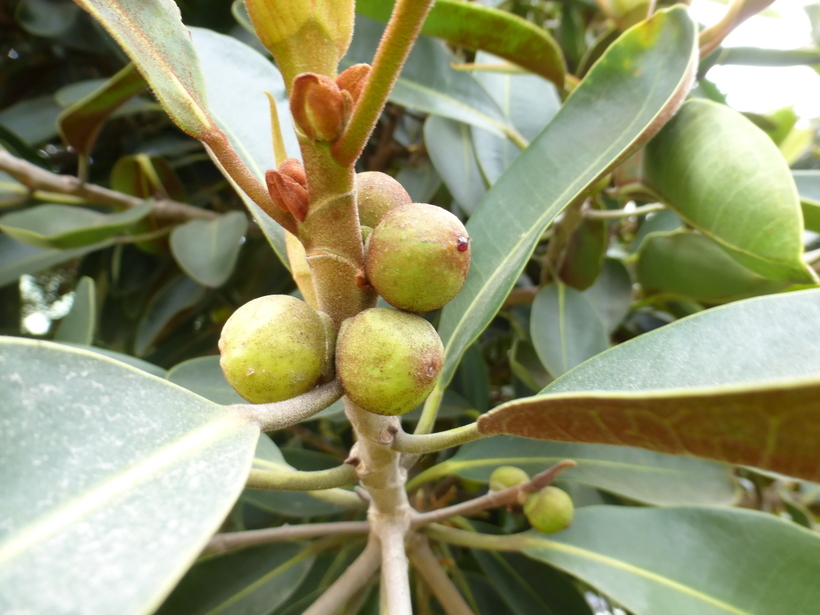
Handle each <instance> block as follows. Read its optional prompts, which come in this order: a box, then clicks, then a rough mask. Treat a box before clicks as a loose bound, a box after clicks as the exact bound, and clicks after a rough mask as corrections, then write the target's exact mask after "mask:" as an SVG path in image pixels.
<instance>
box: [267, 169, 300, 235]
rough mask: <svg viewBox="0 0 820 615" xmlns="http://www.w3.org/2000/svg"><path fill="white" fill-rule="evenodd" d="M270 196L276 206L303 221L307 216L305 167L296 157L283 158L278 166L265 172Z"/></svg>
mask: <svg viewBox="0 0 820 615" xmlns="http://www.w3.org/2000/svg"><path fill="white" fill-rule="evenodd" d="M265 183H266V184H267V185H268V192H269V193H270V198H271V200H273V202H274V203H275V204H276V206H277V207H278V208H279V209H281V210H282V211H284V212H286V213H291V214H293V217H294V218H296V219H297V220H299V222H304V221H305V217H306V216H307V208H308V191H307V178H306V177H305V168H304V167H303V166H302V163H301V162H299V161H298V160H297V159H296V158H288V159H287V160H284V161H283V162H282V164H280V165H279V168H278V169H276V170H270V171H268V172H267V173H265Z"/></svg>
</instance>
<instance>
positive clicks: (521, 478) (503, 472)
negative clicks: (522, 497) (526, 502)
mask: <svg viewBox="0 0 820 615" xmlns="http://www.w3.org/2000/svg"><path fill="white" fill-rule="evenodd" d="M529 480H530V476H529V474H527V473H526V472H524V470H522V469H521V468H516V467H515V466H498V467H497V468H496V469H495V470H493V473H492V474H490V491H504V489H509V488H510V487H517V486H518V485H520V484H522V483H526V482H529Z"/></svg>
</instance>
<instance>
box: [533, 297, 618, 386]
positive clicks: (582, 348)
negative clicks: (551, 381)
mask: <svg viewBox="0 0 820 615" xmlns="http://www.w3.org/2000/svg"><path fill="white" fill-rule="evenodd" d="M530 337H531V338H532V344H533V346H535V350H536V352H537V353H538V356H539V357H540V359H541V362H542V363H543V364H544V367H546V368H547V371H549V373H550V374H552V375H553V376H554V377H556V378H557V377H558V376H560V375H562V374H564V373H566V372H568V371H569V370H571V369H572V368H573V367H575V366H576V365H580V364H581V363H583V362H584V361H586V360H587V359H589V358H590V357H594V356H595V355H596V354H598V353H599V352H603V351H604V350H606V349H607V348H608V347H609V339H608V337H607V333H606V331H605V329H604V323H603V322H602V321H601V318H600V316H598V313H597V312H596V311H595V308H593V307H592V304H590V303H589V301H587V299H586V297H584V295H583V294H581V293H580V292H578V291H577V290H575V289H574V288H570V287H569V286H565V285H564V284H548V285H547V286H545V287H544V288H542V289H541V290H540V291H538V294H537V295H536V296H535V301H533V303H532V312H531V314H530Z"/></svg>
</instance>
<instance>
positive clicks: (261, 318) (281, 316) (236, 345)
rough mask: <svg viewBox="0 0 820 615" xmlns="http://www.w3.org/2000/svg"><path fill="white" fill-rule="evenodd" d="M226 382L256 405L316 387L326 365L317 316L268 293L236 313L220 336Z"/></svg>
mask: <svg viewBox="0 0 820 615" xmlns="http://www.w3.org/2000/svg"><path fill="white" fill-rule="evenodd" d="M219 352H220V353H221V355H222V357H221V359H220V361H219V364H220V365H221V366H222V371H223V372H224V373H225V378H226V379H227V380H228V382H229V383H230V385H231V386H232V387H233V388H234V389H236V392H237V393H239V394H240V395H241V396H242V397H244V398H245V399H247V400H248V401H249V402H251V403H254V404H262V403H268V402H272V401H282V400H283V399H290V398H291V397H296V396H297V395H301V394H302V393H306V392H308V391H310V390H311V389H313V387H314V386H316V384H317V381H318V380H319V378H320V377H321V375H322V370H323V369H324V367H325V365H326V362H327V357H326V353H327V343H326V335H325V326H324V325H323V322H322V319H321V317H320V316H319V314H318V312H316V310H314V309H313V308H312V307H310V306H309V305H308V304H307V303H305V302H304V301H300V300H299V299H296V298H295V297H290V296H287V295H269V296H267V297H259V298H258V299H254V300H253V301H249V302H248V303H246V304H245V305H243V306H242V307H240V308H239V309H238V310H236V311H235V312H234V313H233V314H232V315H231V317H230V318H229V319H228V321H227V322H226V323H225V326H224V327H223V328H222V335H221V336H220V338H219Z"/></svg>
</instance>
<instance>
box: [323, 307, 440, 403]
mask: <svg viewBox="0 0 820 615" xmlns="http://www.w3.org/2000/svg"><path fill="white" fill-rule="evenodd" d="M443 363H444V347H443V346H442V344H441V339H439V336H438V333H436V330H435V329H434V328H433V326H432V325H431V324H430V323H429V322H427V321H426V320H424V319H423V318H421V317H420V316H416V315H415V314H409V313H407V312H400V311H398V310H393V309H390V308H371V309H369V310H365V311H363V312H360V313H359V314H357V315H356V316H354V317H353V318H350V319H348V320H346V321H345V322H344V323H342V327H341V330H340V331H339V339H338V343H337V346H336V373H337V375H338V376H339V379H340V380H341V381H342V387H343V388H344V391H345V394H346V395H347V396H348V397H349V398H350V400H351V401H353V402H354V403H356V404H358V405H359V406H361V407H362V408H364V409H365V410H368V411H370V412H373V413H375V414H385V415H398V414H405V413H407V412H410V410H412V409H413V408H415V407H416V406H418V405H419V404H420V403H421V402H423V401H424V400H425V398H426V397H427V396H428V395H429V394H430V392H431V391H432V390H433V387H435V385H436V381H438V377H439V373H440V372H441V367H442V365H443Z"/></svg>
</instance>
